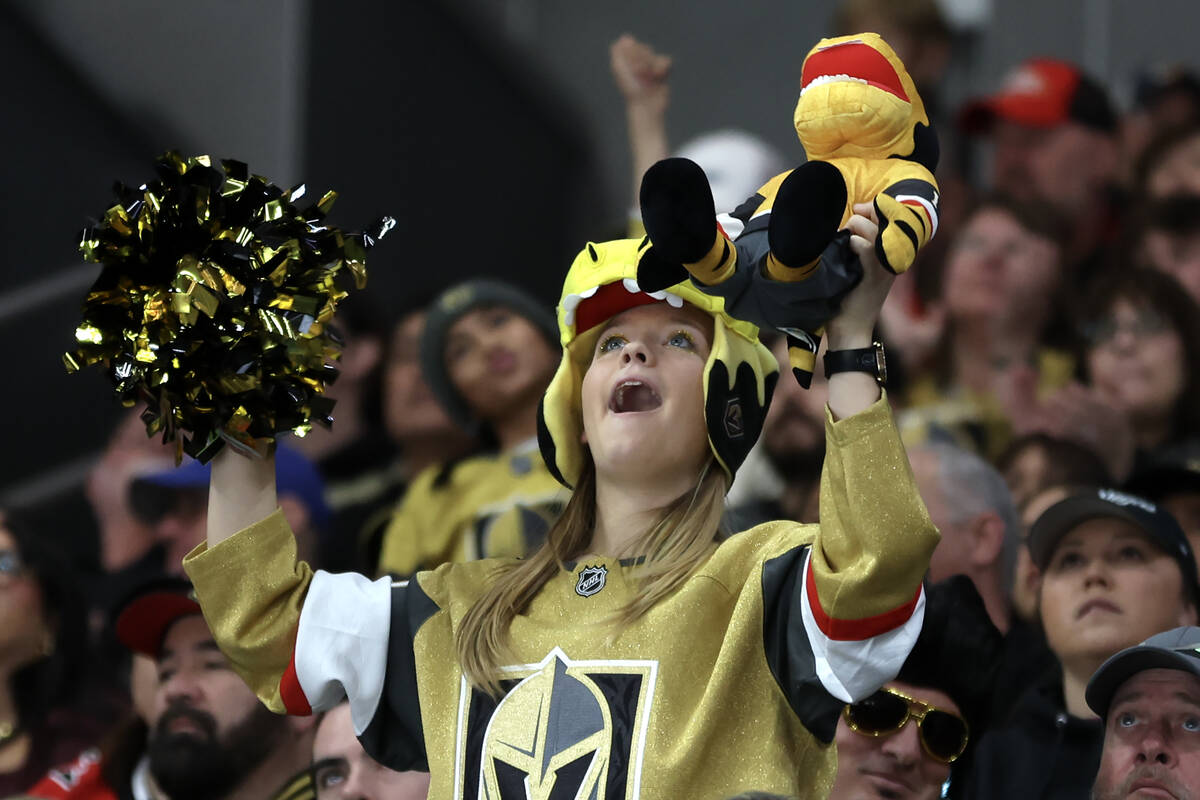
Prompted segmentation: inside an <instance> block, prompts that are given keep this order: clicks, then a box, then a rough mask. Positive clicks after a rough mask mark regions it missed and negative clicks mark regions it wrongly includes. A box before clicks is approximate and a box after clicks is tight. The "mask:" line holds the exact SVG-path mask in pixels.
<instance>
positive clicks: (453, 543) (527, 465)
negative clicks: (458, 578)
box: [378, 448, 567, 577]
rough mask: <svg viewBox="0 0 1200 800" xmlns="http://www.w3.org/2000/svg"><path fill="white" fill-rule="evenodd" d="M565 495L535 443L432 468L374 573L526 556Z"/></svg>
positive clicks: (392, 526)
mask: <svg viewBox="0 0 1200 800" xmlns="http://www.w3.org/2000/svg"><path fill="white" fill-rule="evenodd" d="M566 496H567V495H566V490H564V489H563V487H562V486H561V485H560V484H559V483H558V481H556V480H555V479H554V478H553V477H552V476H551V475H550V471H549V470H547V469H546V464H545V462H544V461H543V460H542V456H541V454H540V453H539V452H538V451H537V449H536V448H534V449H532V450H530V451H527V452H509V453H500V454H497V455H483V456H475V457H472V458H468V459H465V460H464V461H461V462H459V463H458V464H455V465H454V466H453V467H451V468H449V469H446V468H443V467H441V466H434V467H430V468H428V469H426V470H425V471H424V472H422V473H421V474H420V475H418V476H417V477H416V479H415V480H414V481H413V484H412V486H411V488H410V489H409V490H408V493H407V494H406V495H405V496H404V499H403V500H401V501H400V505H399V506H397V508H396V513H395V514H394V515H393V516H392V519H391V521H390V522H389V523H388V526H387V529H386V530H385V531H384V535H383V547H382V550H381V552H380V557H379V570H378V572H379V573H380V574H391V575H398V576H402V577H407V576H410V575H413V574H414V573H416V572H417V571H419V570H422V569H432V568H434V567H436V566H438V565H440V564H444V563H446V562H450V561H473V560H475V559H477V558H493V557H505V556H511V557H519V556H523V555H525V554H526V553H527V552H529V551H530V550H531V549H533V548H534V547H536V546H537V545H539V544H540V543H541V542H542V540H543V539H544V538H545V534H546V531H547V530H548V529H549V525H550V523H551V522H552V521H553V520H554V518H555V517H557V515H558V513H559V512H560V511H561V510H562V507H563V505H564V504H565V502H566ZM499 520H505V522H503V523H501V524H497V522H498V521H499ZM514 520H516V521H519V522H520V523H521V524H519V525H513V524H511V523H512V522H513V521H514Z"/></svg>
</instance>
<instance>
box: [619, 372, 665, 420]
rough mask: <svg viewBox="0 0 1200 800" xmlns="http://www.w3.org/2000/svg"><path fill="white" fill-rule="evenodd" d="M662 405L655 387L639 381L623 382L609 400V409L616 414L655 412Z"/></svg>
mask: <svg viewBox="0 0 1200 800" xmlns="http://www.w3.org/2000/svg"><path fill="white" fill-rule="evenodd" d="M661 405H662V398H661V397H659V396H658V392H656V391H654V387H653V386H651V385H650V384H648V383H644V382H642V381H638V380H628V381H621V382H620V383H618V384H617V386H616V388H615V389H613V393H612V397H610V398H609V399H608V408H609V410H610V411H612V412H613V413H615V414H632V413H637V412H639V411H653V410H655V409H656V408H658V407H659V406H661Z"/></svg>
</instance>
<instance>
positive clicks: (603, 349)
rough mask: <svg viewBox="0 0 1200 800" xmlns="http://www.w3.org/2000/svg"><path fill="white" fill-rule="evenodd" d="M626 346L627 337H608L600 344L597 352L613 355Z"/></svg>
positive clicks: (616, 335)
mask: <svg viewBox="0 0 1200 800" xmlns="http://www.w3.org/2000/svg"><path fill="white" fill-rule="evenodd" d="M624 344H625V337H624V336H620V335H618V334H614V335H612V336H606V337H605V338H604V340H603V341H601V342H600V346H599V347H598V348H596V351H597V352H599V353H611V352H612V351H614V350H620V349H621V347H622V346H624Z"/></svg>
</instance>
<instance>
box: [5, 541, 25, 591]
mask: <svg viewBox="0 0 1200 800" xmlns="http://www.w3.org/2000/svg"><path fill="white" fill-rule="evenodd" d="M24 574H25V563H24V562H23V561H21V556H20V555H19V554H18V553H17V551H16V550H0V586H3V585H5V584H7V583H10V582H12V581H15V580H16V579H17V578H19V577H21V576H22V575H24Z"/></svg>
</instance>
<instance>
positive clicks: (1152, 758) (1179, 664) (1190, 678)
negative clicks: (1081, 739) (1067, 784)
mask: <svg viewBox="0 0 1200 800" xmlns="http://www.w3.org/2000/svg"><path fill="white" fill-rule="evenodd" d="M1197 653H1200V628H1190V627H1182V628H1174V629H1172V630H1169V631H1166V632H1165V633H1160V634H1157V635H1155V636H1151V637H1150V638H1149V639H1147V640H1146V641H1144V642H1142V643H1141V644H1140V645H1137V646H1136V647H1131V648H1129V649H1127V650H1122V651H1121V652H1120V653H1118V654H1117V655H1115V656H1113V657H1112V658H1111V659H1109V660H1108V661H1106V662H1105V663H1104V666H1102V667H1101V668H1100V669H1099V670H1098V671H1097V672H1096V674H1095V675H1094V676H1093V677H1092V680H1091V682H1090V683H1089V684H1088V689H1087V701H1088V705H1090V706H1091V707H1092V710H1093V711H1095V712H1096V713H1097V714H1099V715H1100V719H1101V720H1103V721H1104V750H1103V754H1102V755H1101V757H1100V770H1099V772H1098V773H1097V775H1096V784H1095V786H1094V787H1093V790H1092V798H1093V800H1121V798H1126V797H1134V796H1138V795H1145V794H1147V793H1148V794H1149V795H1150V796H1152V797H1154V796H1157V797H1173V798H1177V800H1191V798H1194V797H1195V796H1196V795H1195V793H1194V792H1195V790H1196V789H1197V787H1200V748H1197V746H1196V745H1197V741H1196V740H1197V738H1198V737H1200V726H1198V725H1197V718H1198V717H1200V657H1198V656H1197Z"/></svg>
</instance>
